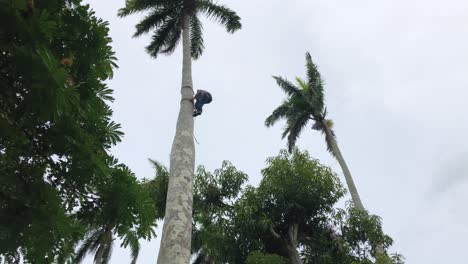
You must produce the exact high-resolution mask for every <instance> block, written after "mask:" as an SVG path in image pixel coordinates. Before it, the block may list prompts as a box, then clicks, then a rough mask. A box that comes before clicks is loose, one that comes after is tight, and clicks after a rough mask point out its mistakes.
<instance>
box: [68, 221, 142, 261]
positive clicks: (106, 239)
mask: <svg viewBox="0 0 468 264" xmlns="http://www.w3.org/2000/svg"><path fill="white" fill-rule="evenodd" d="M114 240H115V238H114V234H113V228H112V226H109V225H108V226H105V227H99V228H94V229H91V230H90V231H88V233H87V234H86V237H85V239H84V240H83V242H82V244H81V246H80V248H79V249H78V251H77V252H76V256H75V259H74V261H73V263H81V262H82V261H83V259H84V257H85V256H86V255H87V254H93V253H94V263H95V264H107V263H109V260H110V257H111V255H112V248H113V246H114ZM123 245H125V246H127V245H128V246H130V250H131V256H132V259H131V264H136V261H137V258H138V254H139V251H140V244H139V242H138V238H137V237H136V236H135V235H134V234H133V233H132V232H128V234H126V236H125V237H124V239H123Z"/></svg>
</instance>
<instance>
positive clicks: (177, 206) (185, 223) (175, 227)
mask: <svg viewBox="0 0 468 264" xmlns="http://www.w3.org/2000/svg"><path fill="white" fill-rule="evenodd" d="M189 31H190V15H187V14H186V15H185V17H184V21H183V35H182V42H183V66H182V88H181V95H182V100H181V102H180V111H179V117H178V119H177V126H176V134H175V138H174V142H173V143H172V149H171V156H170V171H169V186H168V191H167V201H166V212H165V216H164V225H163V233H162V238H161V246H160V248H159V255H158V262H157V263H158V264H187V263H189V259H190V243H191V235H192V206H193V176H194V169H195V146H194V142H193V117H192V111H193V103H192V102H191V101H190V99H192V97H193V84H192V58H191V53H190V46H191V45H190V32H189Z"/></svg>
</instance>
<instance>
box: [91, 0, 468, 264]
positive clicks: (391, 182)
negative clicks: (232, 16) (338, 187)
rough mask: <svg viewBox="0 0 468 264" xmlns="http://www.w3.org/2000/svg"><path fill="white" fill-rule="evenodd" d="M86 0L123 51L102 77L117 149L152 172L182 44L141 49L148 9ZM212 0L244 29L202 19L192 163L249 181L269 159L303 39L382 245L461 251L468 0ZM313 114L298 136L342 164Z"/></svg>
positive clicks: (166, 147) (410, 256) (416, 253)
mask: <svg viewBox="0 0 468 264" xmlns="http://www.w3.org/2000/svg"><path fill="white" fill-rule="evenodd" d="M86 2H88V3H90V5H91V7H92V8H93V9H94V10H95V11H96V14H97V16H99V17H101V18H103V19H104V20H107V21H109V23H110V25H109V27H110V35H111V37H112V39H113V41H114V42H113V48H114V50H115V51H116V53H117V58H118V60H119V61H118V64H119V69H117V70H116V71H115V76H114V79H112V80H110V81H109V82H108V83H109V86H110V87H111V88H112V89H114V91H115V93H114V95H115V98H116V101H115V102H114V103H113V104H112V109H113V110H114V120H116V121H117V122H119V123H121V124H122V127H123V131H124V132H125V136H124V138H123V142H121V143H120V144H118V145H117V146H116V147H115V148H113V150H112V152H113V154H114V155H115V156H117V157H118V158H119V160H120V161H122V162H123V163H125V164H127V165H128V166H129V167H130V168H131V169H132V170H133V171H134V172H135V174H136V175H137V177H138V178H143V177H147V178H151V177H153V175H154V171H153V169H152V167H151V165H150V163H149V162H148V158H152V159H156V160H158V161H160V162H162V163H165V164H168V163H169V152H170V147H171V144H172V140H173V136H174V131H175V123H176V118H177V113H178V108H179V102H180V82H181V63H182V57H181V55H182V54H181V53H182V51H181V49H180V48H179V49H177V50H176V52H175V53H174V54H173V55H172V56H169V57H167V56H161V57H159V58H158V59H157V60H154V59H152V58H150V56H149V55H147V54H146V53H145V50H144V47H145V45H147V44H148V43H149V39H150V36H144V37H141V38H139V39H135V38H132V37H131V36H132V34H133V32H134V26H135V24H136V23H137V21H139V19H141V18H142V16H143V15H134V16H131V17H128V18H125V19H121V18H118V17H117V16H116V13H117V10H118V9H119V8H121V7H123V6H124V1H123V0H114V1H97V0H86ZM219 2H220V3H222V4H226V5H228V6H229V7H231V8H232V9H234V10H235V11H237V13H238V14H239V15H240V17H241V18H242V24H243V29H242V30H241V31H239V32H237V33H235V34H228V33H226V32H225V30H224V29H223V28H222V27H221V26H219V25H217V24H215V23H213V22H211V21H208V20H206V19H203V22H204V33H205V46H206V50H205V53H204V55H203V56H202V57H201V58H200V59H199V60H197V61H195V62H194V63H193V79H194V88H195V89H204V90H208V91H210V92H211V93H212V95H213V102H212V103H211V104H209V105H206V106H205V107H204V112H203V115H201V116H200V117H197V119H196V121H195V137H196V139H197V141H198V142H199V144H197V145H196V155H197V156H196V164H197V165H198V164H203V165H204V166H205V167H206V168H207V169H209V170H214V169H216V168H218V167H220V166H221V163H222V161H223V160H230V161H231V162H232V163H233V164H234V165H235V166H236V167H237V168H238V169H240V170H242V171H244V172H246V173H247V174H248V175H249V176H250V184H253V185H256V184H258V183H259V181H260V179H261V174H260V170H261V169H262V168H264V167H265V159H266V158H267V157H270V156H274V155H276V154H277V153H278V152H279V150H280V149H281V148H284V147H285V145H286V142H285V141H284V140H281V131H282V128H283V126H284V123H281V124H277V125H276V126H274V127H273V128H266V127H265V126H264V125H263V124H264V120H265V118H266V117H267V116H268V115H269V114H270V113H271V111H272V110H273V109H274V108H275V107H276V106H277V105H278V104H279V103H280V102H281V100H282V99H284V94H283V93H282V91H281V90H280V89H279V88H278V87H277V86H276V84H275V82H274V80H273V79H272V78H271V76H272V75H280V76H283V77H286V78H289V79H294V78H295V77H296V76H299V77H305V52H306V51H309V52H310V53H311V55H312V58H313V60H314V62H315V63H316V64H317V65H318V66H319V70H320V72H321V74H322V77H323V79H324V80H325V93H326V103H327V106H328V113H329V117H330V118H331V119H333V120H334V122H335V130H336V134H337V137H338V144H339V146H340V148H341V150H342V152H343V155H344V157H345V159H346V161H347V163H348V166H349V167H350V170H351V172H352V174H353V177H354V180H355V183H356V185H357V187H358V190H359V192H360V195H361V199H362V201H363V203H364V205H365V207H366V208H367V209H368V210H369V211H370V212H371V213H373V214H377V215H379V216H381V217H382V219H383V227H384V231H385V232H386V233H387V234H389V235H390V236H391V237H392V238H393V239H394V245H393V247H392V249H391V251H393V252H398V253H401V254H403V255H404V256H405V257H406V259H407V263H408V264H443V263H451V264H458V263H466V256H465V255H466V254H465V251H466V240H465V238H466V237H467V236H468V224H467V223H468V212H467V210H464V209H465V206H466V205H465V201H466V200H467V199H468V141H467V140H466V135H467V134H468V122H467V121H468V118H467V117H466V116H467V115H468V106H467V105H466V104H465V101H466V100H467V99H468V89H467V88H468V87H467V86H468V74H467V73H468V49H467V47H468V27H467V26H466V25H467V23H468V16H466V14H467V12H468V2H467V1H466V0H445V1H439V0H412V1H407V0H393V1H375V0H354V1H345V0H289V1H280V0H269V1H266V0H250V1H236V0H219ZM309 128H310V126H309V127H308V128H307V129H306V130H305V131H304V132H303V133H302V135H301V138H300V139H299V141H298V146H299V147H300V148H301V149H304V150H308V151H309V152H310V153H311V155H312V156H313V157H315V158H318V159H320V160H321V161H322V163H324V164H326V165H329V166H331V167H332V168H333V169H334V170H335V171H336V172H337V173H338V174H339V175H340V176H341V175H342V173H341V169H340V167H339V166H338V164H337V163H336V161H334V160H333V158H332V157H331V156H330V155H329V154H328V153H327V152H326V146H325V143H324V140H323V137H322V135H321V134H320V133H318V132H316V131H313V130H311V129H309ZM341 179H342V181H343V182H344V178H341ZM347 199H350V197H347ZM158 234H160V231H159V229H158ZM158 249H159V237H158V239H155V240H153V241H151V242H146V241H142V250H141V251H140V257H139V263H155V262H156V258H157V254H158ZM129 260H130V254H129V250H128V249H121V248H118V247H116V248H115V249H114V253H113V257H112V259H111V263H116V264H120V263H129ZM86 261H87V262H85V263H91V262H92V259H91V258H87V260H86Z"/></svg>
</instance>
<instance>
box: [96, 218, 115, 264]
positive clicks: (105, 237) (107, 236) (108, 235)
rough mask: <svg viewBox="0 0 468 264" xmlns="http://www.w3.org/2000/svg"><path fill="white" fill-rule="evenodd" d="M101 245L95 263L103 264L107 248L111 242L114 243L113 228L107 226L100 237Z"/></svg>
mask: <svg viewBox="0 0 468 264" xmlns="http://www.w3.org/2000/svg"><path fill="white" fill-rule="evenodd" d="M100 240H101V241H100V245H99V248H98V250H97V251H96V255H95V257H94V263H95V264H102V258H103V257H104V253H105V251H106V250H109V247H110V243H112V228H110V227H108V228H106V231H105V232H104V234H102V237H101V238H100Z"/></svg>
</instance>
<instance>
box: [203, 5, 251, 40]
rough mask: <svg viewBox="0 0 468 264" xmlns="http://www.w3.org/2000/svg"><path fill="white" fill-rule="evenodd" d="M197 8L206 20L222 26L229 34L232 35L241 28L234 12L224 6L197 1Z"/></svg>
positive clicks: (238, 18)
mask: <svg viewBox="0 0 468 264" xmlns="http://www.w3.org/2000/svg"><path fill="white" fill-rule="evenodd" d="M197 8H198V10H199V11H200V12H203V13H204V14H205V15H206V16H207V17H208V18H210V19H212V20H214V21H216V22H218V23H220V24H222V25H224V26H225V27H226V30H227V32H229V33H234V32H235V31H237V30H239V29H241V28H242V24H241V22H240V20H241V19H240V17H239V16H238V15H237V14H236V12H234V11H233V10H231V9H230V8H228V7H226V6H224V5H218V4H216V3H213V2H212V1H211V0H199V1H197Z"/></svg>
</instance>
